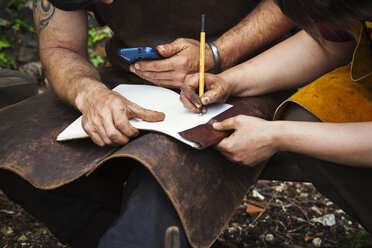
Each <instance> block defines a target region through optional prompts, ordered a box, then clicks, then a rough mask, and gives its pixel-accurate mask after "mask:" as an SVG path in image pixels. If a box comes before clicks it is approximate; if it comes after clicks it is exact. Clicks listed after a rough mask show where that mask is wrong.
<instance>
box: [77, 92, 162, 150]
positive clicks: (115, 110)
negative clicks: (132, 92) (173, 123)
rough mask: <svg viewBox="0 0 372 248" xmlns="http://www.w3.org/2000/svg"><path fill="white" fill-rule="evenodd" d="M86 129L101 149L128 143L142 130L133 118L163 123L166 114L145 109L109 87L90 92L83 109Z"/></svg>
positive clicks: (83, 122)
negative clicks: (137, 126)
mask: <svg viewBox="0 0 372 248" xmlns="http://www.w3.org/2000/svg"><path fill="white" fill-rule="evenodd" d="M79 109H80V110H81V112H82V113H83V121H82V124H83V128H84V130H85V131H86V132H87V134H88V135H89V136H90V137H91V139H92V140H93V142H94V143H96V144H97V145H99V146H104V145H115V144H120V145H123V144H126V143H128V141H129V138H130V137H133V136H136V135H138V130H137V129H136V128H134V127H133V126H132V125H131V124H130V123H129V119H131V118H140V119H142V120H145V121H150V122H155V121H162V120H163V119H164V118H165V115H164V113H161V112H156V111H151V110H148V109H144V108H142V107H140V106H138V105H137V104H135V103H133V102H131V101H129V100H127V99H125V98H124V97H122V96H121V95H120V94H118V93H116V92H114V91H111V90H109V89H106V88H100V89H96V90H94V91H91V92H89V93H87V95H86V97H85V100H84V103H83V104H82V107H81V108H79Z"/></svg>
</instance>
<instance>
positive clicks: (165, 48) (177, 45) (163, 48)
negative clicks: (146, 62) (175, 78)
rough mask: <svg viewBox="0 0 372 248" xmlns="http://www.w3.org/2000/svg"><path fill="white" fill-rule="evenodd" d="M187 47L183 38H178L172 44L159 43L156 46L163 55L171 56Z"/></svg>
mask: <svg viewBox="0 0 372 248" xmlns="http://www.w3.org/2000/svg"><path fill="white" fill-rule="evenodd" d="M184 47H185V44H184V42H183V39H176V40H175V41H173V42H172V43H170V44H164V45H159V46H157V47H156V50H157V51H158V53H159V54H160V55H161V56H163V57H170V56H173V55H175V54H177V53H179V52H180V51H182V50H183V49H184Z"/></svg>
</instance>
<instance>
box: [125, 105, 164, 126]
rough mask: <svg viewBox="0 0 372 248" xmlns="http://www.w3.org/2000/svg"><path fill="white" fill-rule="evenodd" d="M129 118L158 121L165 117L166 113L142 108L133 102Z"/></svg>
mask: <svg viewBox="0 0 372 248" xmlns="http://www.w3.org/2000/svg"><path fill="white" fill-rule="evenodd" d="M128 112H129V114H128V118H129V119H130V118H140V119H142V120H144V121H149V122H157V121H162V120H164V118H165V114H164V113H162V112H158V111H153V110H149V109H145V108H142V107H140V106H138V105H137V104H134V103H132V104H131V106H130V109H129V111H128Z"/></svg>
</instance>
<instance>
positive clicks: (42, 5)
mask: <svg viewBox="0 0 372 248" xmlns="http://www.w3.org/2000/svg"><path fill="white" fill-rule="evenodd" d="M33 8H34V13H35V15H38V23H36V25H37V26H38V32H40V31H41V30H43V29H44V28H46V27H47V26H48V24H49V21H50V20H51V19H52V18H53V16H54V12H55V11H56V8H55V7H54V6H53V5H52V4H50V3H49V2H48V1H47V0H34V2H33Z"/></svg>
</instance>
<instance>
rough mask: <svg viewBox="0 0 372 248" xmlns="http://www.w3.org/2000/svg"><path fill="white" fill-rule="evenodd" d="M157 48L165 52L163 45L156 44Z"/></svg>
mask: <svg viewBox="0 0 372 248" xmlns="http://www.w3.org/2000/svg"><path fill="white" fill-rule="evenodd" d="M158 49H159V50H161V51H162V52H166V51H167V49H166V48H165V46H162V45H161V46H158Z"/></svg>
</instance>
